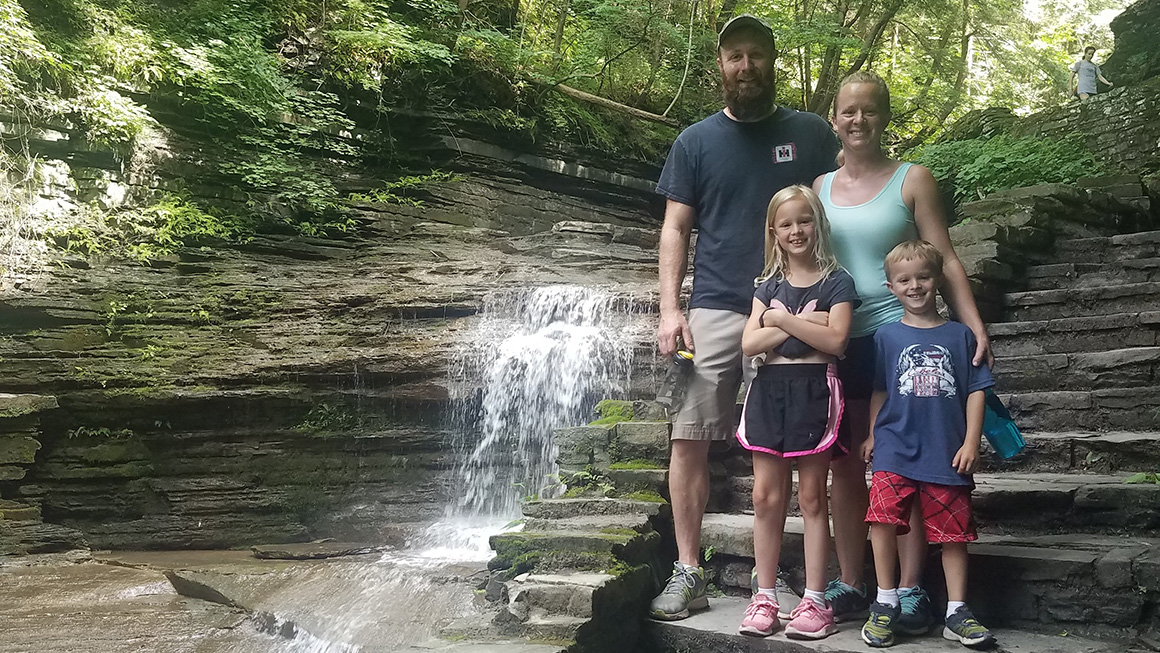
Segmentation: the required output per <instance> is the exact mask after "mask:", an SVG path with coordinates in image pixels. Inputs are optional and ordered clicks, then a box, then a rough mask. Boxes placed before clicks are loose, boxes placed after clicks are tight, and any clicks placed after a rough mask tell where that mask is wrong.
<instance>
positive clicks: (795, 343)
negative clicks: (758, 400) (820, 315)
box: [753, 268, 862, 358]
mask: <svg viewBox="0 0 1160 653" xmlns="http://www.w3.org/2000/svg"><path fill="white" fill-rule="evenodd" d="M753 298H754V299H756V300H757V301H759V302H761V303H762V304H765V306H766V307H768V306H769V303H770V302H772V301H773V300H775V299H776V300H777V301H779V302H781V304H782V306H784V307H785V308H786V310H787V311H788V312H790V313H793V314H794V315H798V314H801V313H808V312H809V311H807V310H806V308H807V307H809V309H810V311H823V312H827V313H828V312H829V310H830V309H831V308H833V307H834V306H835V305H837V304H841V303H842V302H850V303H851V304H852V306H851V308H858V307H859V306H861V305H862V300H861V299H858V291H856V290H855V289H854V278H853V277H851V276H850V273H849V272H846V271H845V270H843V269H841V268H838V269H837V270H834V271H833V272H831V273H830V275H829V276H827V277H826V278H825V279H819V280H818V281H817V282H816V283H814V284H813V285H810V286H806V287H804V288H799V287H798V286H795V285H793V284H791V283H790V282H789V281H786V280H785V279H774V278H772V277H770V278H769V279H766V280H765V281H763V282H762V283H761V285H760V286H758V287H757V290H756V291H755V292H754V293H753ZM811 302H812V303H813V306H809V305H810V303H811ZM773 351H774V352H776V353H778V354H780V355H782V356H785V357H786V358H803V357H805V356H807V355H809V354H811V353H813V352H814V348H813V347H811V346H809V345H807V344H806V343H805V342H803V341H802V340H800V339H798V338H796V337H794V336H790V337H789V339H788V340H786V341H785V342H783V343H781V344H780V345H778V346H777V347H774V348H773Z"/></svg>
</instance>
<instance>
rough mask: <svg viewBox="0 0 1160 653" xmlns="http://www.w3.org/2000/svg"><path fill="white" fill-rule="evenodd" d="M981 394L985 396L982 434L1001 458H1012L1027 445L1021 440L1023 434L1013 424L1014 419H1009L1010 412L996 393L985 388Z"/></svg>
mask: <svg viewBox="0 0 1160 653" xmlns="http://www.w3.org/2000/svg"><path fill="white" fill-rule="evenodd" d="M983 396H984V397H985V398H986V399H985V404H984V405H985V407H986V408H985V412H984V413H983V435H984V436H986V438H987V442H989V443H991V448H992V449H994V450H995V453H997V454H999V457H1000V458H1002V459H1003V460H1009V459H1011V458H1014V457H1015V456H1017V455H1018V454H1019V453H1020V452H1021V451H1023V449H1025V448H1026V447H1027V443H1026V442H1025V441H1024V440H1023V434H1022V433H1020V432H1019V427H1018V426H1015V421H1014V420H1012V419H1011V413H1009V412H1008V411H1007V407H1006V406H1004V405H1003V402H1002V401H1000V400H999V397H998V395H996V394H995V393H994V392H992V391H991V389H990V388H987V389H986V390H985V391H984V393H983Z"/></svg>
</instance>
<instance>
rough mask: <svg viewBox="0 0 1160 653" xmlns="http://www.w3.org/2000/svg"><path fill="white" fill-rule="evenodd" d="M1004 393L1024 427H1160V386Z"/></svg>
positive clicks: (1146, 428) (1104, 428) (1009, 406)
mask: <svg viewBox="0 0 1160 653" xmlns="http://www.w3.org/2000/svg"><path fill="white" fill-rule="evenodd" d="M1000 397H1002V398H1003V402H1004V403H1005V404H1007V408H1008V409H1010V411H1011V416H1012V417H1013V418H1014V419H1015V422H1016V423H1017V424H1018V425H1019V427H1020V428H1021V429H1023V430H1024V431H1074V430H1089V431H1108V430H1136V431H1152V430H1160V410H1158V409H1160V388H1157V387H1155V386H1140V387H1134V388H1103V389H1098V390H1056V391H1043V392H1018V393H1010V394H1006V395H1003V394H1001V395H1000Z"/></svg>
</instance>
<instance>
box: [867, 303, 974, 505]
mask: <svg viewBox="0 0 1160 653" xmlns="http://www.w3.org/2000/svg"><path fill="white" fill-rule="evenodd" d="M874 345H875V347H876V348H877V358H876V360H877V361H878V362H877V369H876V370H875V374H874V389H875V390H884V391H885V392H886V402H885V403H884V404H883V405H882V409H881V410H880V411H878V419H877V420H875V422H874V458H873V461H874V471H875V472H894V473H895V474H899V475H901V476H905V477H906V478H909V479H912V480H915V481H922V482H924V483H935V484H938V485H974V481H973V480H972V479H971V475H970V474H963V475H960V474H959V473H958V472H956V471H955V469H954V467H952V466H951V462H952V461H953V460H954V458H955V453H957V452H958V450H959V448H960V447H962V446H963V441H964V440H965V439H966V436H967V395H969V394H971V393H972V392H975V391H978V390H982V389H984V388H988V387H990V386H993V385H995V380H994V379H993V378H992V377H991V370H990V368H988V367H987V366H986V365H985V364H984V365H980V366H979V367H975V366H974V365H972V364H971V358H972V357H973V356H974V355H975V345H976V341H975V334H973V333H971V330H970V329H968V328H967V327H965V326H963V325H962V324H960V323H958V322H946V323H945V324H942V325H939V326H937V327H933V328H929V329H920V328H918V327H912V326H908V325H906V324H903V323H901V322H894V323H893V324H887V325H885V326H882V327H879V329H878V331H877V333H875V334H874Z"/></svg>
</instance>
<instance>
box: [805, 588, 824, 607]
mask: <svg viewBox="0 0 1160 653" xmlns="http://www.w3.org/2000/svg"><path fill="white" fill-rule="evenodd" d="M802 598H803V599H809V600H811V601H813V602H814V605H816V606H819V607H825V606H826V593H825V592H819V591H817V590H806V593H805V594H803V595H802Z"/></svg>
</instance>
